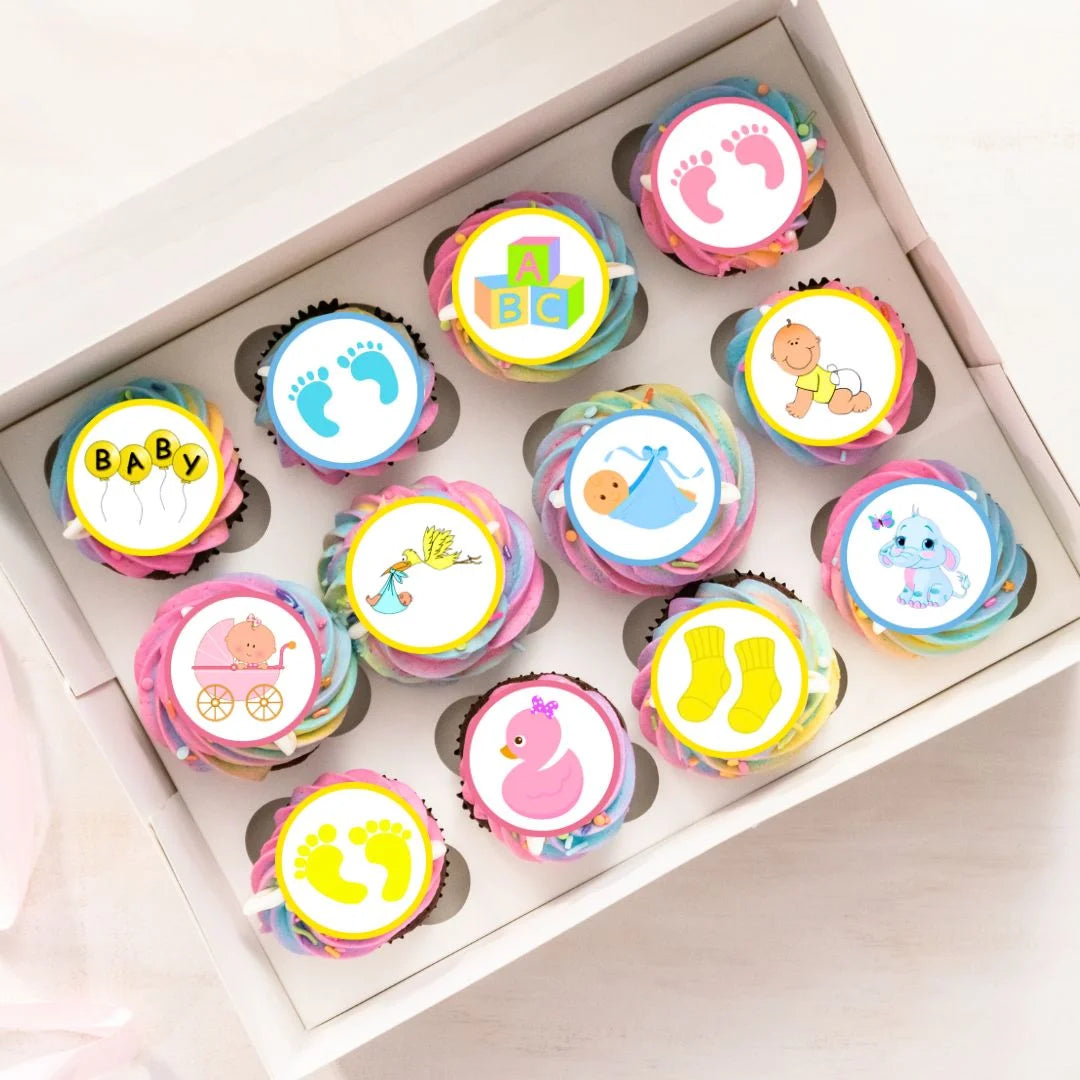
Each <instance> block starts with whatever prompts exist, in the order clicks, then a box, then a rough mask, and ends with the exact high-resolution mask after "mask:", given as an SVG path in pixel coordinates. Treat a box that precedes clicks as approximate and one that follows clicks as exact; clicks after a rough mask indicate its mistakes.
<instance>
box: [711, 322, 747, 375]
mask: <svg viewBox="0 0 1080 1080" xmlns="http://www.w3.org/2000/svg"><path fill="white" fill-rule="evenodd" d="M746 311H747V309H746V308H740V309H739V310H738V311H733V312H732V313H731V314H730V315H728V316H727V317H726V318H725V319H724V320H723V321H722V322H721V323H720V325H719V326H718V327H717V328H716V330H715V331H714V332H713V336H712V341H711V342H709V355H710V356H711V357H712V365H713V367H714V368H716V373H717V375H719V376H720V378H721V379H723V380H724V382H726V383H727V384H728V386H730V385H731V377H730V375H729V374H728V365H727V350H728V346H729V345H730V344H731V339H732V338H733V337H734V336H735V324H736V323H737V322H738V321H739V320H740V319H741V318H742V317H743V315H745V314H746Z"/></svg>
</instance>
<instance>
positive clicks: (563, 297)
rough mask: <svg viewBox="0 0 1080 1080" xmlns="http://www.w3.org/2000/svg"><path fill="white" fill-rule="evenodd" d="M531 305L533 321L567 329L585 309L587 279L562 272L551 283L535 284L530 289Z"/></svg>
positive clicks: (541, 324) (542, 324)
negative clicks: (544, 284)
mask: <svg viewBox="0 0 1080 1080" xmlns="http://www.w3.org/2000/svg"><path fill="white" fill-rule="evenodd" d="M529 306H530V309H531V321H532V322H533V323H536V324H537V325H539V326H554V327H558V328H559V329H560V330H565V329H567V328H568V327H570V326H573V325H574V323H576V322H577V321H578V319H580V318H581V315H582V313H583V312H584V310H585V279H584V278H579V277H570V276H569V275H567V274H560V275H559V276H558V277H557V278H555V280H554V281H552V283H551V284H550V285H546V286H536V285H534V286H533V287H532V288H531V289H530V290H529Z"/></svg>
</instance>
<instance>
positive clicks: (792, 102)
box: [630, 78, 825, 277]
mask: <svg viewBox="0 0 1080 1080" xmlns="http://www.w3.org/2000/svg"><path fill="white" fill-rule="evenodd" d="M716 98H743V99H745V100H748V101H754V102H758V103H760V104H762V105H765V106H766V107H768V108H769V109H772V111H773V112H775V113H776V114H777V115H778V116H779V117H780V118H781V119H782V120H784V121H785V122H786V123H787V124H788V125H789V126H790V127H791V129H792V130H793V131H794V132H795V133H796V135H797V136H798V137H799V138H800V139H801V140H802V141H803V147H804V149H810V148H811V147H812V148H813V149H812V152H811V153H810V154H809V156H808V158H807V166H808V172H809V177H808V179H807V184H806V193H805V195H804V197H803V201H802V205H801V206H800V207H799V216H798V217H797V218H796V219H795V220H794V221H793V222H792V223H791V224H790V226H788V227H787V228H786V229H784V230H783V231H782V232H780V233H778V234H777V235H776V236H774V237H773V238H772V239H771V240H770V241H769V242H768V243H766V244H765V245H763V246H759V247H757V248H755V249H753V250H749V251H744V252H741V253H739V254H735V255H732V254H721V253H719V252H715V251H710V250H709V249H707V248H705V247H702V246H701V245H700V244H698V243H695V242H694V241H693V240H690V239H687V238H686V237H684V236H680V235H678V233H677V231H676V230H675V229H674V228H673V223H672V222H671V220H670V218H669V217H668V215H667V214H666V213H665V211H664V208H663V206H662V204H661V202H660V200H659V199H658V198H657V197H656V194H655V193H654V192H653V191H651V190H649V186H648V185H649V181H646V183H645V184H643V183H642V177H644V176H648V175H649V174H650V173H651V172H652V168H653V159H654V156H655V154H656V151H657V149H658V146H659V143H660V138H661V136H662V135H663V133H664V131H665V129H666V128H667V127H668V126H669V125H671V124H672V123H674V122H675V120H676V119H677V118H678V117H679V116H681V115H682V114H683V113H684V112H686V111H687V110H689V109H692V108H694V106H696V105H700V104H702V103H703V102H707V101H712V100H713V99H716ZM743 130H744V131H745V130H746V129H745V128H744V129H743ZM811 140H812V141H811ZM824 182H825V140H824V139H823V138H822V137H821V132H820V131H819V130H818V128H817V126H816V125H815V124H814V122H813V117H812V114H811V113H810V111H809V109H808V108H807V107H806V105H804V104H803V103H802V102H801V101H800V100H799V99H798V98H797V97H795V96H794V95H793V94H788V93H785V92H784V91H782V90H774V89H770V88H769V87H768V86H767V85H766V84H764V83H761V82H758V81H757V80H756V79H747V78H734V79H724V80H722V81H720V82H716V83H712V84H710V85H709V86H703V87H701V88H700V89H698V90H694V91H691V92H690V93H689V94H685V95H684V96H683V97H681V98H679V99H678V101H675V102H673V103H672V104H671V105H669V106H668V107H667V108H666V109H665V110H664V111H663V112H662V113H661V114H660V115H659V116H658V117H657V118H656V119H655V120H654V121H653V122H652V124H651V125H650V127H649V130H648V131H647V132H646V133H645V136H644V138H643V139H642V140H641V148H640V150H639V151H638V153H637V157H635V158H634V163H633V165H632V167H631V171H630V193H631V196H632V198H633V200H634V202H635V203H636V204H637V207H638V212H639V214H640V215H641V224H642V226H643V227H644V229H645V235H646V236H648V238H649V239H650V240H651V241H652V243H653V244H654V245H655V246H656V247H657V248H659V250H660V251H662V252H664V253H665V254H667V255H672V256H674V257H675V258H676V259H678V260H679V262H681V263H682V264H683V265H684V266H687V267H689V268H690V269H691V270H694V271H696V272H697V273H699V274H706V275H708V276H710V277H723V276H724V275H725V274H731V273H735V272H737V271H749V270H758V269H761V268H763V267H769V266H775V265H776V264H777V263H778V262H779V261H780V258H781V256H783V255H788V254H790V253H791V252H793V251H796V250H797V249H798V247H799V230H801V229H802V228H803V227H804V226H805V225H806V213H807V211H808V210H809V209H810V204H811V203H812V202H813V201H814V198H815V197H816V196H817V194H818V192H819V191H820V190H821V186H822V184H823V183H824Z"/></svg>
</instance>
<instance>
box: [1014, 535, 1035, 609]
mask: <svg viewBox="0 0 1080 1080" xmlns="http://www.w3.org/2000/svg"><path fill="white" fill-rule="evenodd" d="M1023 550H1024V554H1025V555H1026V556H1027V577H1026V578H1025V579H1024V584H1023V585H1021V586H1020V595H1019V596H1017V598H1016V610H1015V611H1013V613H1012V614H1011V615H1010V616H1009V618H1010V619H1015V618H1016V616H1017V615H1019V614H1020V613H1021V612H1022V611H1024V610H1025V609H1026V608H1027V606H1028V604H1030V603H1031V601H1032V600H1033V599H1034V597H1035V587H1036V586H1037V585H1038V582H1039V575H1038V572H1037V571H1036V569H1035V560H1034V559H1033V558H1032V557H1031V552H1030V551H1028V549H1027V548H1024V549H1023Z"/></svg>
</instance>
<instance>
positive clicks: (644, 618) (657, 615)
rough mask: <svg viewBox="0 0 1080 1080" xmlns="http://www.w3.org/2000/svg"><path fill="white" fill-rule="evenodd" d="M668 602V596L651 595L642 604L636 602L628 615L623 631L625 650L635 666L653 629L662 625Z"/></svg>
mask: <svg viewBox="0 0 1080 1080" xmlns="http://www.w3.org/2000/svg"><path fill="white" fill-rule="evenodd" d="M667 604H668V602H667V598H666V597H663V596H650V597H649V598H648V599H647V600H642V601H641V603H640V604H635V605H634V607H632V608H631V609H630V613H629V614H628V615H627V616H626V621H625V622H624V623H623V632H622V641H623V650H624V651H625V652H626V656H627V658H628V659H629V661H630V663H631V664H633V665H635V667H636V666H637V662H638V657H639V656H640V655H641V650H642V649H644V648H645V646H646V645H648V643H649V637H650V636H651V634H652V632H653V630H654V629H655V628H656V627H657V626H659V625H660V620H661V619H662V618H663V616H664V609H665V608H666V607H667Z"/></svg>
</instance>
